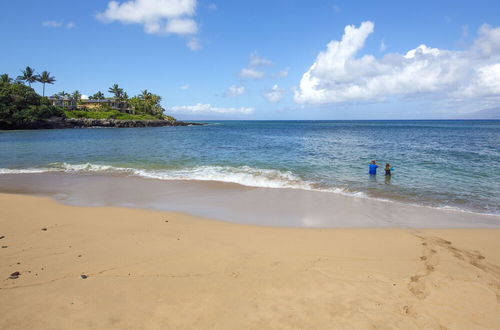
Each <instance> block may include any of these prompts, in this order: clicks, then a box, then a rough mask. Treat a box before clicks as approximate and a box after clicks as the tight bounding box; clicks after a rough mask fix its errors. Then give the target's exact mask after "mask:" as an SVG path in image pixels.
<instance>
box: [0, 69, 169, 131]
mask: <svg viewBox="0 0 500 330" xmlns="http://www.w3.org/2000/svg"><path fill="white" fill-rule="evenodd" d="M38 82H39V83H41V84H42V95H41V96H40V95H39V94H38V93H36V91H35V90H34V89H33V86H32V85H33V84H35V83H38ZM55 82H56V78H55V77H54V76H52V75H51V73H50V72H48V71H43V72H41V73H40V74H37V73H36V71H35V69H34V68H32V67H30V66H27V67H26V68H25V69H24V70H21V75H19V76H18V77H17V78H15V79H14V78H12V77H11V76H9V75H8V74H7V73H5V74H2V75H0V128H1V127H10V126H11V127H15V126H19V127H21V126H29V125H30V124H32V123H35V122H37V121H40V120H44V119H48V118H51V117H63V118H64V117H66V118H92V119H124V120H152V119H166V120H171V121H175V118H173V117H171V116H167V115H165V114H164V112H165V109H163V108H162V106H161V100H162V98H161V96H159V95H156V94H153V93H151V92H149V91H148V90H143V91H142V92H141V93H140V94H138V95H136V96H133V97H129V96H128V94H127V92H126V91H124V89H123V88H121V87H120V86H119V85H118V84H113V85H112V86H111V87H110V88H109V89H108V93H109V94H110V95H111V97H106V95H105V94H104V93H103V92H101V91H97V92H96V93H95V94H93V95H91V96H89V97H88V99H89V100H97V101H98V102H95V101H94V102H95V103H93V104H92V106H90V105H91V103H89V102H88V101H86V100H85V99H82V97H83V95H82V93H81V92H80V91H79V90H75V91H74V92H72V93H67V92H65V91H61V92H58V93H56V94H53V95H52V96H51V97H50V98H48V97H45V88H46V85H53V84H54V83H55ZM54 99H59V100H67V101H70V102H67V103H60V104H64V107H62V106H61V107H59V106H54V105H52V101H53V100H54ZM103 100H110V101H113V102H115V101H119V102H121V104H124V105H125V108H126V110H127V111H128V112H131V113H126V112H121V111H119V110H117V109H116V108H111V107H110V106H109V105H108V104H109V102H102V101H103ZM54 104H57V103H54Z"/></svg>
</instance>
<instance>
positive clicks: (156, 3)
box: [97, 0, 198, 35]
mask: <svg viewBox="0 0 500 330" xmlns="http://www.w3.org/2000/svg"><path fill="white" fill-rule="evenodd" d="M195 10H196V0H129V1H125V2H122V3H120V2H118V1H110V2H109V3H108V7H107V9H106V10H105V11H104V12H101V13H98V14H97V18H98V19H100V20H102V21H104V22H114V21H118V22H121V23H124V24H142V25H143V26H144V31H145V32H146V33H149V34H159V35H163V34H179V35H189V34H196V33H197V32H198V25H197V24H196V22H195V21H194V19H193V18H192V17H193V15H194V13H195Z"/></svg>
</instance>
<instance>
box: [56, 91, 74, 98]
mask: <svg viewBox="0 0 500 330" xmlns="http://www.w3.org/2000/svg"><path fill="white" fill-rule="evenodd" d="M56 95H58V96H60V97H62V98H65V97H70V96H71V95H70V94H69V93H66V92H65V91H62V92H59V93H57V94H56Z"/></svg>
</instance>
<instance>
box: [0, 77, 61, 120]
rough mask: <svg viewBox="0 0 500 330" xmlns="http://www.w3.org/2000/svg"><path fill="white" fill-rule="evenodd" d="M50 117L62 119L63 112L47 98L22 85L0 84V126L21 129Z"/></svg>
mask: <svg viewBox="0 0 500 330" xmlns="http://www.w3.org/2000/svg"><path fill="white" fill-rule="evenodd" d="M51 117H64V112H63V110H62V109H61V108H59V107H55V106H53V105H51V104H50V101H49V99H48V98H46V97H41V96H40V95H38V94H37V93H36V92H35V91H34V90H33V88H31V87H28V86H25V85H23V84H20V83H9V82H0V126H5V127H9V126H12V127H23V126H27V125H30V124H32V123H35V122H37V121H39V120H42V119H48V118H51Z"/></svg>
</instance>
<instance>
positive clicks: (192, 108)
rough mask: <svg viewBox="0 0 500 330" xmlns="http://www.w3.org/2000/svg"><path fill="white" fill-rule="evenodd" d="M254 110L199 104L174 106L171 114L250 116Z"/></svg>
mask: <svg viewBox="0 0 500 330" xmlns="http://www.w3.org/2000/svg"><path fill="white" fill-rule="evenodd" d="M253 111H254V108H250V107H242V108H221V107H214V106H212V105H210V104H202V103H198V104H195V105H180V106H173V107H172V108H171V109H170V112H173V113H184V114H187V113H189V114H207V113H218V114H243V115H249V114H251V113H253Z"/></svg>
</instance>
